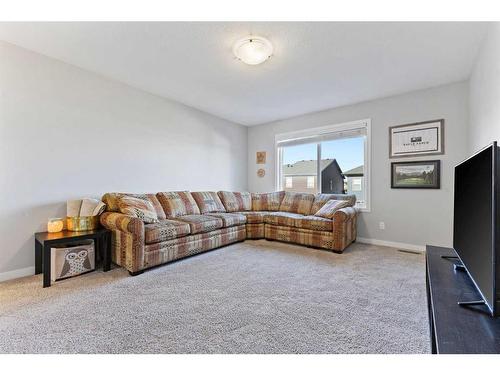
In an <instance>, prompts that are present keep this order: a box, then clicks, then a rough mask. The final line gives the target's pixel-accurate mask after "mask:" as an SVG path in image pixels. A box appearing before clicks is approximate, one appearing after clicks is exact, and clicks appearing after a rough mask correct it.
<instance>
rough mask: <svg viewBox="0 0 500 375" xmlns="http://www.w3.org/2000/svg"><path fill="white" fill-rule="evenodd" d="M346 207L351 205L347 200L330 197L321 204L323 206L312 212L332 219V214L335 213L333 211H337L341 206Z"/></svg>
mask: <svg viewBox="0 0 500 375" xmlns="http://www.w3.org/2000/svg"><path fill="white" fill-rule="evenodd" d="M346 207H351V205H350V202H349V201H345V200H344V201H338V200H336V199H330V200H329V201H328V202H326V203H325V204H324V205H323V207H321V208H320V209H319V211H318V212H316V213H315V214H314V216H318V217H323V218H325V219H333V215H334V214H335V212H337V211H338V210H340V209H341V208H346Z"/></svg>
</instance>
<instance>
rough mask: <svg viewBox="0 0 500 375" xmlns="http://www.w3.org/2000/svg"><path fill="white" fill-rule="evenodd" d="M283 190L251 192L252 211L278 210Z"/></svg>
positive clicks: (283, 193)
mask: <svg viewBox="0 0 500 375" xmlns="http://www.w3.org/2000/svg"><path fill="white" fill-rule="evenodd" d="M284 195H285V192H284V191H276V192H274V193H252V211H279V209H280V204H281V201H282V200H283V197H284Z"/></svg>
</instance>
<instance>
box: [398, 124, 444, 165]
mask: <svg viewBox="0 0 500 375" xmlns="http://www.w3.org/2000/svg"><path fill="white" fill-rule="evenodd" d="M440 154H444V120H443V119H441V120H432V121H425V122H416V123H414V124H406V125H398V126H391V127H390V128H389V158H401V157H408V156H424V155H440Z"/></svg>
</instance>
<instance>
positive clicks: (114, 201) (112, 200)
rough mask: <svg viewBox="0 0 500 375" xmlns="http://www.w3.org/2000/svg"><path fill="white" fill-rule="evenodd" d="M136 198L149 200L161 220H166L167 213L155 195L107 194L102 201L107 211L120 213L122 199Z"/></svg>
mask: <svg viewBox="0 0 500 375" xmlns="http://www.w3.org/2000/svg"><path fill="white" fill-rule="evenodd" d="M123 196H127V197H134V198H139V199H147V200H148V201H149V202H150V203H151V204H152V205H153V207H154V209H155V211H156V215H157V216H158V219H159V220H163V219H166V216H165V212H164V211H163V208H162V206H161V204H160V201H159V200H158V198H157V197H156V195H155V194H132V193H106V194H104V195H103V196H102V198H101V200H102V201H103V202H104V203H105V204H106V211H108V212H120V208H119V207H118V201H119V199H120V198H121V197H123Z"/></svg>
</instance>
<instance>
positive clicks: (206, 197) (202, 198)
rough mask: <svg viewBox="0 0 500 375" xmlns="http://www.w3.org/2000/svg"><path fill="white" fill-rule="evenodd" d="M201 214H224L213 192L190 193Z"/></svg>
mask: <svg viewBox="0 0 500 375" xmlns="http://www.w3.org/2000/svg"><path fill="white" fill-rule="evenodd" d="M191 195H192V196H193V198H194V200H195V201H196V204H197V205H198V207H199V208H200V212H201V213H202V214H206V213H209V212H226V209H225V207H224V205H223V204H222V202H221V200H220V198H219V196H218V195H217V193H216V192H215V191H197V192H193V193H191Z"/></svg>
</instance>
